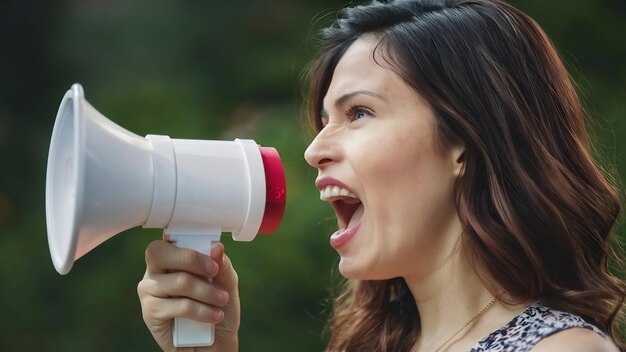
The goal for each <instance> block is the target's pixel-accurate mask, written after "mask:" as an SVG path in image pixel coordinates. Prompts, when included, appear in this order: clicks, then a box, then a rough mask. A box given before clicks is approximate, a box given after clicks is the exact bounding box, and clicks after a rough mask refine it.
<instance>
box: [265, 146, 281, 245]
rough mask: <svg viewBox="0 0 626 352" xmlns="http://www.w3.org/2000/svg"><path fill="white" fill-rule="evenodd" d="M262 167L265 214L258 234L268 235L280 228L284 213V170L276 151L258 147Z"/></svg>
mask: <svg viewBox="0 0 626 352" xmlns="http://www.w3.org/2000/svg"><path fill="white" fill-rule="evenodd" d="M259 150H260V152H261V159H263V167H264V169H265V185H266V189H267V193H266V196H265V212H264V213H263V221H262V222H261V227H260V228H259V233H260V234H269V233H272V232H274V231H276V229H278V227H279V226H280V222H281V221H282V219H283V215H284V213H285V205H286V202H287V185H286V183H285V170H284V169H283V163H282V162H281V161H280V155H278V151H276V149H274V148H271V147H261V146H259Z"/></svg>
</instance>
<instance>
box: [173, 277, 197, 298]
mask: <svg viewBox="0 0 626 352" xmlns="http://www.w3.org/2000/svg"><path fill="white" fill-rule="evenodd" d="M192 285H193V280H192V278H191V276H190V275H188V274H186V273H178V275H177V276H176V279H175V280H174V290H176V291H177V292H179V293H181V292H185V291H188V290H189V289H190V288H191V286H192Z"/></svg>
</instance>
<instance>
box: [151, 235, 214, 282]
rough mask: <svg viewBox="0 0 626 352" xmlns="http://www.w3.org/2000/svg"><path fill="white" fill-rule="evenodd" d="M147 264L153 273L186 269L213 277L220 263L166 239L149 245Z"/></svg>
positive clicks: (199, 274)
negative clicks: (179, 246)
mask: <svg viewBox="0 0 626 352" xmlns="http://www.w3.org/2000/svg"><path fill="white" fill-rule="evenodd" d="M146 266H147V271H149V272H152V273H167V272H170V271H186V272H190V273H193V274H196V275H198V276H203V277H212V276H213V275H215V273H216V272H217V270H218V264H217V263H216V262H215V261H214V260H213V259H212V258H211V257H210V256H208V255H205V254H202V253H200V252H198V251H194V250H192V249H188V248H178V247H176V246H175V245H173V244H171V243H168V242H164V241H153V242H151V243H150V244H149V245H148V248H147V249H146Z"/></svg>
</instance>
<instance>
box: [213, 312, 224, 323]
mask: <svg viewBox="0 0 626 352" xmlns="http://www.w3.org/2000/svg"><path fill="white" fill-rule="evenodd" d="M213 319H215V322H216V323H219V322H221V321H222V320H224V312H223V311H222V310H220V309H216V310H214V311H213Z"/></svg>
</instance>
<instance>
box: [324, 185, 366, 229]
mask: <svg viewBox="0 0 626 352" xmlns="http://www.w3.org/2000/svg"><path fill="white" fill-rule="evenodd" d="M320 199H321V200H323V201H327V202H330V204H331V206H332V207H333V209H334V210H335V214H336V215H337V221H338V224H339V229H348V228H351V227H354V226H355V225H356V224H358V223H359V222H360V220H361V217H362V216H363V211H364V209H363V203H361V200H360V199H359V198H358V197H357V196H356V195H355V194H354V193H352V192H350V191H348V190H347V189H345V188H341V187H339V186H334V185H333V186H326V187H325V188H324V189H322V190H321V191H320Z"/></svg>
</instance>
